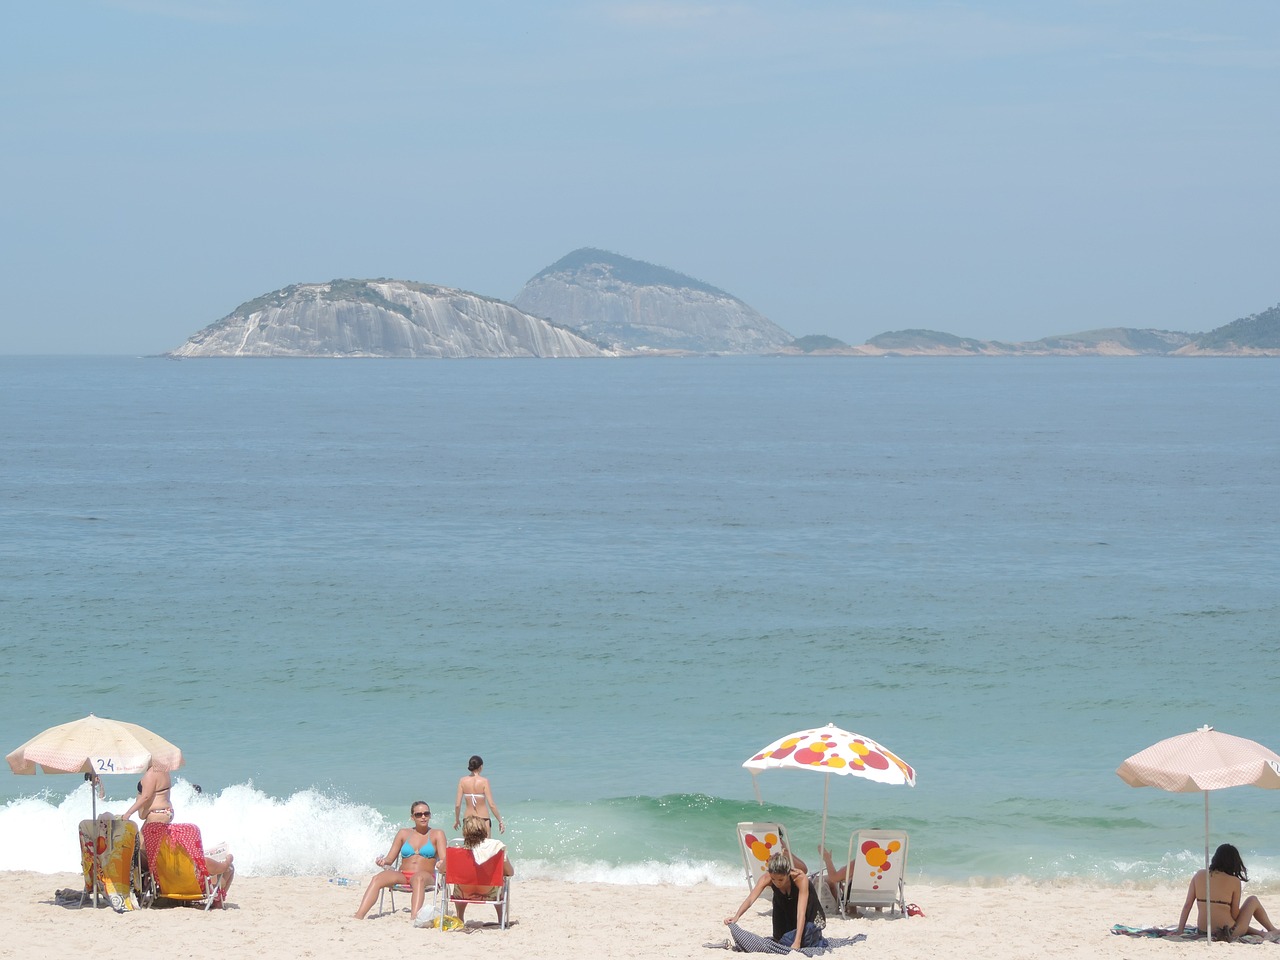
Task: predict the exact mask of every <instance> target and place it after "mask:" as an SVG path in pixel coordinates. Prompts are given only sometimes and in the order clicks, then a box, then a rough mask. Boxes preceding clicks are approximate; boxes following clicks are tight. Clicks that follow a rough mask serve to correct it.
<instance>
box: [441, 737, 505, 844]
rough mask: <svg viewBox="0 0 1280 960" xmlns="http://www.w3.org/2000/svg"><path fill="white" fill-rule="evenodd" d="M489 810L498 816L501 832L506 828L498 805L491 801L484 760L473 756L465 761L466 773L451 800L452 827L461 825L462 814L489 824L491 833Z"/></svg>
mask: <svg viewBox="0 0 1280 960" xmlns="http://www.w3.org/2000/svg"><path fill="white" fill-rule="evenodd" d="M464 806H465V808H466V809H465V811H464V809H463V808H464ZM491 810H492V811H493V816H495V817H497V818H498V832H499V833H502V832H503V831H504V830H506V824H504V823H503V822H502V814H500V813H499V812H498V805H497V804H496V803H494V802H493V791H492V790H490V789H489V779H488V777H486V776H484V761H483V760H481V759H480V758H479V757H474V756H473V757H472V758H471V759H470V760H468V761H467V775H466V776H465V777H463V778H462V779H461V780H459V781H458V796H457V799H455V800H454V802H453V828H454V829H455V830H456V829H457V828H458V827H459V826H460V825H461V823H462V818H463V817H464V816H467V817H479V818H480V819H481V820H483V821H484V822H485V823H487V824H488V825H489V832H490V833H493V821H492V820H491V819H490V817H489V811H491Z"/></svg>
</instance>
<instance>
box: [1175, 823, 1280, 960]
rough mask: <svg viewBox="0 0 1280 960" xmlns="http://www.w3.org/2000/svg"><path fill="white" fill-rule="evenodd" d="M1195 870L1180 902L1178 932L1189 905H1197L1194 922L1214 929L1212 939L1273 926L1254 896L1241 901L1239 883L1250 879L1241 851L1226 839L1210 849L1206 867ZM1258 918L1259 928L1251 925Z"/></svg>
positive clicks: (1254, 931) (1182, 928)
mask: <svg viewBox="0 0 1280 960" xmlns="http://www.w3.org/2000/svg"><path fill="white" fill-rule="evenodd" d="M1208 872H1209V873H1210V874H1212V876H1206V874H1205V871H1204V870H1197V871H1196V872H1195V874H1194V875H1193V876H1192V877H1191V883H1189V884H1188V885H1187V900H1186V903H1184V904H1183V905H1182V916H1180V917H1179V918H1178V929H1177V932H1178V933H1182V931H1183V930H1185V929H1186V927H1187V917H1189V916H1190V915H1191V905H1192V904H1193V903H1194V904H1195V905H1196V926H1197V927H1199V928H1200V929H1201V930H1209V929H1212V930H1213V938H1214V939H1215V940H1234V939H1236V938H1237V937H1242V936H1244V935H1245V934H1246V933H1255V934H1261V933H1262V932H1264V931H1271V930H1274V929H1275V927H1273V926H1272V925H1271V918H1270V917H1268V916H1267V911H1266V910H1264V909H1262V904H1261V903H1259V902H1258V898H1257V897H1248V898H1247V899H1246V900H1245V901H1244V903H1241V902H1240V892H1241V890H1240V884H1241V883H1247V882H1248V881H1249V871H1248V870H1246V869H1245V867H1244V861H1243V860H1241V859H1240V851H1239V850H1237V849H1236V848H1235V847H1233V846H1232V845H1231V844H1229V843H1224V844H1223V845H1222V846H1220V847H1218V849H1217V850H1215V851H1214V852H1213V859H1212V860H1211V861H1209V871H1208ZM1206 894H1207V895H1208V896H1209V897H1212V899H1211V900H1209V916H1208V919H1207V920H1206V918H1205V909H1204V906H1205V898H1206ZM1255 919H1256V920H1257V921H1258V922H1259V923H1260V924H1262V928H1263V929H1262V930H1254V929H1250V924H1251V923H1252V922H1253V921H1254V920H1255Z"/></svg>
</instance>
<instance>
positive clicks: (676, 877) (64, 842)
mask: <svg viewBox="0 0 1280 960" xmlns="http://www.w3.org/2000/svg"><path fill="white" fill-rule="evenodd" d="M172 797H173V804H174V808H175V809H176V810H177V811H178V819H179V820H180V821H182V822H191V823H195V824H196V825H198V826H199V827H200V832H201V835H202V836H203V838H204V842H205V845H206V847H212V846H213V845H215V844H218V843H226V844H227V846H228V847H229V848H230V850H231V852H232V853H233V854H235V858H236V866H237V869H238V870H239V871H240V872H241V873H242V874H243V875H245V876H332V877H340V876H341V877H347V878H350V879H354V880H356V881H357V882H362V881H363V878H365V877H367V876H369V875H371V874H372V873H373V872H374V870H375V869H376V868H375V867H374V864H373V859H374V857H376V856H378V855H379V854H383V853H386V851H387V848H388V845H389V844H390V842H391V840H392V838H393V837H394V835H395V832H396V830H397V829H399V827H400V826H402V825H403V824H402V823H398V822H395V821H392V820H389V819H388V818H387V817H386V816H384V815H383V814H382V813H381V812H380V811H378V810H376V809H375V808H373V807H370V806H366V805H363V804H357V803H351V802H350V801H347V800H344V799H340V798H337V797H334V796H331V795H328V794H325V793H323V792H320V791H318V790H301V791H299V792H297V793H294V794H291V795H290V796H288V797H285V798H279V797H272V796H268V795H267V794H265V793H263V792H262V791H261V790H258V789H256V788H255V787H254V786H253V785H252V784H248V783H246V784H235V785H232V786H229V787H227V788H226V789H224V790H222V791H220V792H218V793H211V792H205V793H196V791H195V789H194V788H193V787H192V785H191V784H190V783H189V782H188V781H186V780H183V779H181V778H179V777H175V778H174V780H173V790H172ZM131 803H132V799H131V798H125V799H121V798H119V797H115V796H111V795H108V796H107V797H106V798H105V799H103V800H99V801H98V802H97V805H96V811H97V812H98V813H99V814H101V813H103V812H107V811H109V812H111V813H113V814H116V815H117V816H118V815H121V814H123V813H124V812H125V810H127V809H128V808H129V806H130V804H131ZM94 809H95V807H94V805H93V803H92V800H91V797H90V793H89V785H88V784H86V783H81V784H80V785H79V786H77V787H76V788H75V789H73V790H71V792H70V793H68V794H66V795H65V796H61V795H58V794H56V793H54V792H53V791H52V790H48V789H46V790H44V791H42V792H40V793H38V794H35V795H32V796H26V797H20V798H18V799H15V800H11V801H10V802H8V803H7V804H5V805H4V806H3V807H0V835H3V836H5V837H6V838H8V841H7V843H6V844H5V845H4V846H3V847H0V870H33V871H37V872H43V873H59V872H68V871H70V872H76V871H78V870H79V869H80V855H79V851H78V849H77V845H76V841H75V837H76V829H77V827H78V825H79V823H80V821H82V820H86V819H88V818H89V817H90V815H91V812H92V811H93V810H94ZM529 827H530V829H528V830H526V831H525V832H524V836H523V837H521V836H520V832H519V831H511V832H509V833H508V834H507V835H506V837H505V839H506V840H507V842H508V845H509V847H510V849H511V856H512V859H513V861H514V862H516V863H517V864H518V869H519V872H520V875H521V876H524V877H531V878H539V877H540V878H553V879H558V880H567V881H570V882H590V883H620V884H657V883H671V884H677V885H692V884H696V883H713V884H719V885H726V886H730V885H734V884H737V883H741V882H742V879H741V875H740V873H738V872H737V871H736V870H735V869H734V868H732V867H730V866H729V865H727V864H724V863H718V862H715V861H711V860H681V859H676V860H674V861H673V862H670V863H663V862H659V861H657V860H652V859H646V860H642V861H639V862H635V863H609V862H606V861H604V860H593V859H582V858H577V859H566V860H563V861H558V860H555V859H549V858H547V857H545V856H537V855H533V856H529V857H527V858H526V857H523V856H522V855H521V849H522V848H524V849H529V850H539V851H545V850H547V849H548V844H547V843H546V842H545V837H546V835H547V834H548V831H551V830H554V831H558V830H559V829H560V827H558V826H553V827H551V828H545V829H544V828H543V825H542V824H541V823H540V821H538V820H537V819H536V818H534V819H532V820H531V822H530V824H529Z"/></svg>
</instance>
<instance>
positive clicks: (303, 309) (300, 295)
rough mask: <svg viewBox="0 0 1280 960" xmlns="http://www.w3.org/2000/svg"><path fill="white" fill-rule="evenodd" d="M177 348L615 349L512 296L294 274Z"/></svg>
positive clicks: (277, 352)
mask: <svg viewBox="0 0 1280 960" xmlns="http://www.w3.org/2000/svg"><path fill="white" fill-rule="evenodd" d="M168 356H171V357H607V356H612V353H611V352H610V351H609V350H606V349H604V348H603V347H601V346H600V345H599V344H596V343H593V342H592V341H590V340H589V339H587V338H585V337H583V336H581V335H579V334H578V333H575V332H574V331H572V330H567V329H565V328H564V327H562V326H558V325H556V324H554V323H550V322H549V321H547V320H543V319H540V318H538V317H531V316H529V315H528V314H525V313H522V312H521V311H519V310H517V309H516V308H515V307H513V306H512V305H511V304H509V303H503V302H502V301H501V300H493V299H490V298H488V297H482V296H479V295H477V294H474V293H467V292H466V291H463V290H455V289H453V288H451V287H438V286H434V285H432V284H426V283H412V282H408V281H404V280H332V281H330V282H329V283H303V284H294V285H293V286H289V287H285V288H284V289H282V290H277V291H275V292H274V293H268V294H265V295H263V296H261V297H258V298H257V299H256V300H250V301H248V302H247V303H242V304H241V305H240V306H238V307H237V308H236V309H235V310H233V311H232V312H231V313H230V314H228V315H227V316H225V317H223V318H222V319H221V320H218V321H217V322H215V323H212V324H210V325H209V326H207V327H205V328H204V329H203V330H201V331H199V332H198V333H196V334H194V335H193V336H192V337H191V338H190V339H188V340H187V342H186V343H184V344H183V345H182V346H180V347H178V348H177V349H176V350H173V351H172V352H170V353H169V354H168Z"/></svg>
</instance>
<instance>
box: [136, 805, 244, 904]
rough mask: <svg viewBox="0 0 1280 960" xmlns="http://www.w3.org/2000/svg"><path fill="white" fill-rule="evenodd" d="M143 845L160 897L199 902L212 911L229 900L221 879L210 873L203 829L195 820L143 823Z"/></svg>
mask: <svg viewBox="0 0 1280 960" xmlns="http://www.w3.org/2000/svg"><path fill="white" fill-rule="evenodd" d="M142 845H143V847H144V848H145V849H146V851H147V866H148V868H149V869H150V871H151V879H152V881H153V882H154V884H155V899H156V900H176V901H179V902H181V903H198V904H200V905H201V906H203V907H204V909H205V910H208V909H209V908H210V907H212V906H213V905H214V904H215V903H217V904H219V905H221V904H222V903H223V901H224V900H225V899H226V891H225V890H223V889H222V887H221V885H220V884H219V883H218V878H217V877H213V876H210V875H209V869H208V867H207V866H206V864H205V862H204V844H203V842H202V841H201V839H200V828H199V827H197V826H196V825H195V824H194V823H146V824H143V826H142Z"/></svg>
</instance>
